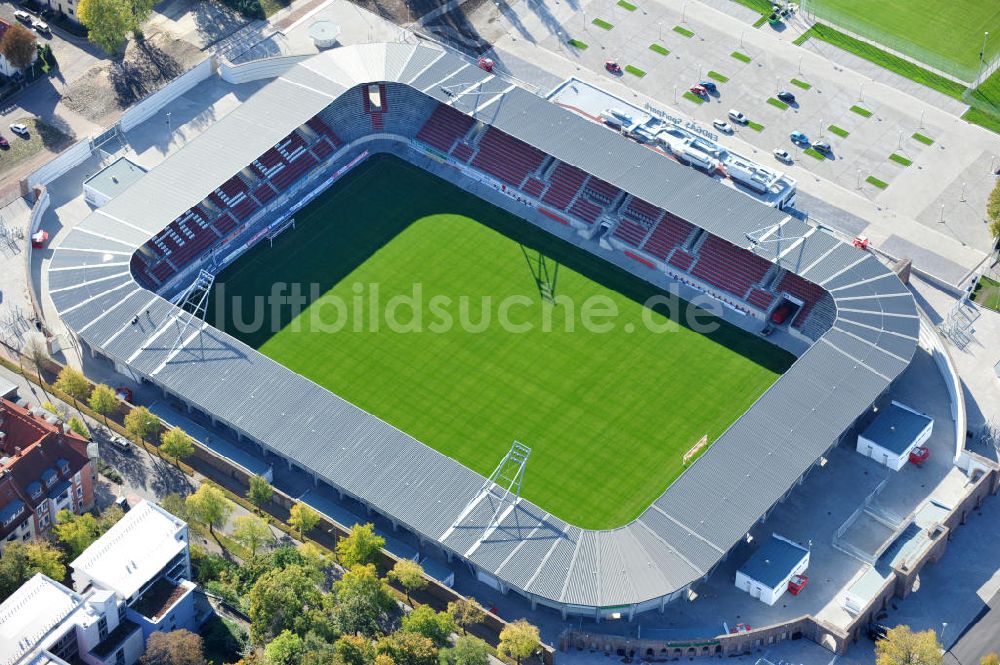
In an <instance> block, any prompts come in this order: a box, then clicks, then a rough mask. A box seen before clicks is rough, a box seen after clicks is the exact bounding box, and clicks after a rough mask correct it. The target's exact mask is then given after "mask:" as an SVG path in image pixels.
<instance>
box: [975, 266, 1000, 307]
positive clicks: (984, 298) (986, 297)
mask: <svg viewBox="0 0 1000 665" xmlns="http://www.w3.org/2000/svg"><path fill="white" fill-rule="evenodd" d="M972 300H973V302H975V303H976V304H978V305H982V306H983V307H988V308H990V309H992V310H996V311H1000V282H998V281H996V280H995V279H991V278H989V277H986V276H985V275H984V276H982V277H980V278H979V283H978V284H976V290H975V291H973V292H972Z"/></svg>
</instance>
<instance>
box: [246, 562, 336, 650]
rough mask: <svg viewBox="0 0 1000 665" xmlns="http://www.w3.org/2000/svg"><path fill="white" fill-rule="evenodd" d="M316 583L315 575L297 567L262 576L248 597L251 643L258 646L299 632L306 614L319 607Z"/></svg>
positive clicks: (318, 592) (320, 596)
mask: <svg viewBox="0 0 1000 665" xmlns="http://www.w3.org/2000/svg"><path fill="white" fill-rule="evenodd" d="M319 580H320V577H319V575H318V573H316V571H314V570H310V569H309V568H306V567H304V566H300V565H297V564H293V565H290V566H288V567H286V568H278V569H272V570H268V571H267V572H265V573H264V574H263V575H261V576H260V578H259V579H258V580H257V581H256V582H255V583H254V585H253V588H251V589H250V593H249V594H248V596H247V602H248V606H249V615H250V637H251V639H252V640H253V641H254V642H255V643H256V644H261V643H263V642H266V641H267V640H270V639H274V637H275V636H276V635H279V634H280V633H281V632H282V631H283V630H291V631H292V632H295V633H298V632H300V629H302V628H303V627H304V625H303V622H302V619H303V617H304V616H305V614H306V610H307V609H309V608H319V607H322V604H323V598H322V594H321V593H320V590H319V587H318V586H317V585H318V583H319ZM303 632H304V631H303Z"/></svg>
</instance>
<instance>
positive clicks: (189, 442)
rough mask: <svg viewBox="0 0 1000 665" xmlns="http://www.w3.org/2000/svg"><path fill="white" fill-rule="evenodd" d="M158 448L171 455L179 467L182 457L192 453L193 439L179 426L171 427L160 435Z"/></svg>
mask: <svg viewBox="0 0 1000 665" xmlns="http://www.w3.org/2000/svg"><path fill="white" fill-rule="evenodd" d="M160 450H162V451H163V452H165V453H166V454H167V455H169V456H170V457H173V458H174V463H175V464H176V465H177V468H178V469H179V468H181V464H180V461H181V460H182V459H184V458H186V457H190V456H191V455H194V440H193V439H192V438H191V435H190V434H188V433H187V432H185V431H184V430H182V429H181V428H180V427H171V428H170V429H168V430H167V431H165V432H164V433H163V434H161V435H160Z"/></svg>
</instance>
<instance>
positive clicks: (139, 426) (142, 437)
mask: <svg viewBox="0 0 1000 665" xmlns="http://www.w3.org/2000/svg"><path fill="white" fill-rule="evenodd" d="M159 426H160V419H159V418H157V417H156V416H155V415H153V412H152V411H150V410H149V409H147V408H146V407H144V406H137V407H135V408H134V409H132V410H131V411H129V412H128V413H127V414H125V431H126V432H128V433H129V434H131V435H132V436H134V437H135V438H137V439H139V441H140V442H141V443H145V442H146V439H148V438H149V435H150V434H152V433H153V432H155V431H156V429H157V428H158V427H159Z"/></svg>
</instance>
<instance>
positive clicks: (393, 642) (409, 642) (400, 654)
mask: <svg viewBox="0 0 1000 665" xmlns="http://www.w3.org/2000/svg"><path fill="white" fill-rule="evenodd" d="M376 649H377V650H378V653H379V654H380V655H386V656H390V657H391V658H392V662H394V663H395V664H396V665H438V650H437V647H435V646H434V643H433V642H432V641H431V640H430V639H428V638H427V637H424V636H423V635H421V634H419V633H408V632H405V631H400V632H398V633H392V634H391V635H387V636H386V637H383V638H382V639H381V640H379V641H378V645H377V646H376Z"/></svg>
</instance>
